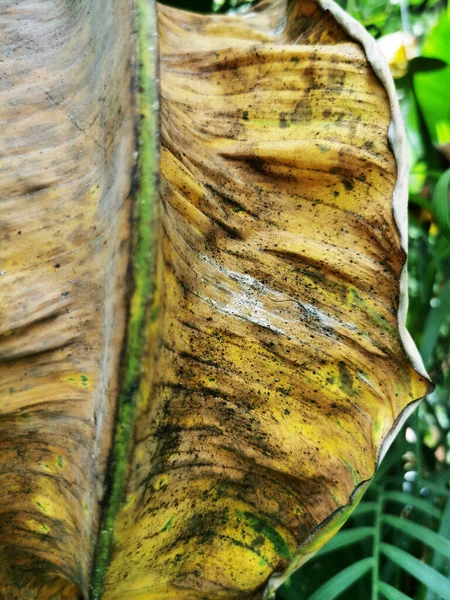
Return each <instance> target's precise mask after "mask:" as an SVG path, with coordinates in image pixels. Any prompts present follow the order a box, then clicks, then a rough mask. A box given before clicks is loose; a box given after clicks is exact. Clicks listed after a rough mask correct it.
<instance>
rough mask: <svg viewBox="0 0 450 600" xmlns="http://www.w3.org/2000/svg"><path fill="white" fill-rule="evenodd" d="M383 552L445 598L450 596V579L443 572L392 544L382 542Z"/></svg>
mask: <svg viewBox="0 0 450 600" xmlns="http://www.w3.org/2000/svg"><path fill="white" fill-rule="evenodd" d="M380 547H381V552H382V553H383V554H384V555H385V556H386V557H387V558H389V559H390V560H392V561H393V562H394V563H396V564H397V565H398V566H399V567H401V568H402V569H404V570H405V571H407V572H408V573H410V574H411V575H412V576H413V577H415V578H416V579H418V580H419V581H421V582H422V583H424V584H425V585H426V586H428V587H429V588H431V589H432V590H434V591H435V592H436V593H438V594H440V595H441V596H442V597H443V598H450V581H449V580H448V579H447V578H446V577H444V575H442V574H441V573H439V572H438V571H436V570H435V569H433V568H432V567H430V566H429V565H427V564H425V563H423V562H422V561H420V560H419V559H418V558H416V557H415V556H411V555H410V554H408V553H407V552H405V551H404V550H400V548H396V547H395V546H392V545H391V544H381V546H380Z"/></svg>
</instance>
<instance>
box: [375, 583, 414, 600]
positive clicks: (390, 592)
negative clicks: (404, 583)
mask: <svg viewBox="0 0 450 600" xmlns="http://www.w3.org/2000/svg"><path fill="white" fill-rule="evenodd" d="M378 590H379V591H380V592H381V593H382V594H383V596H384V597H385V598H387V600H412V599H411V598H410V597H409V596H407V595H406V594H404V593H403V592H400V591H399V590H396V589H395V588H394V587H392V585H389V584H388V583H385V582H384V581H379V582H378Z"/></svg>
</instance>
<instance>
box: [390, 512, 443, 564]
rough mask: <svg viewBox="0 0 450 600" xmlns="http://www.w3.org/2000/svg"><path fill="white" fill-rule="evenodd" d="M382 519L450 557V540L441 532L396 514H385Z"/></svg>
mask: <svg viewBox="0 0 450 600" xmlns="http://www.w3.org/2000/svg"><path fill="white" fill-rule="evenodd" d="M382 521H383V523H387V524H388V525H391V526H392V527H395V528H397V529H400V530H401V531H403V532H404V533H407V534H408V535H410V536H411V537H414V538H417V539H418V540H421V541H422V542H423V543H424V544H426V545H427V546H430V547H431V548H433V549H434V550H436V551H437V552H440V553H441V554H444V555H445V556H447V557H449V558H450V542H449V541H448V540H446V539H445V538H444V537H443V536H441V535H439V533H436V532H435V531H432V530H431V529H428V527H424V526H423V525H419V524H418V523H414V522H413V521H409V520H407V519H401V518H400V517H395V516H394V515H383V517H382Z"/></svg>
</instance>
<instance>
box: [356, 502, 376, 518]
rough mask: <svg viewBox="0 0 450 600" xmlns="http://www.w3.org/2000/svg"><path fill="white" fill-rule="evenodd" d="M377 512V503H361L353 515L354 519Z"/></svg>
mask: <svg viewBox="0 0 450 600" xmlns="http://www.w3.org/2000/svg"><path fill="white" fill-rule="evenodd" d="M374 510H375V502H360V503H359V504H358V506H357V507H356V508H355V510H354V511H353V513H352V517H360V516H361V515H365V514H367V513H369V512H373V511H374Z"/></svg>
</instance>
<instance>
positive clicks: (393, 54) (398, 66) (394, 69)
mask: <svg viewBox="0 0 450 600" xmlns="http://www.w3.org/2000/svg"><path fill="white" fill-rule="evenodd" d="M378 45H379V47H380V50H381V51H382V53H383V54H384V57H385V58H386V60H387V62H388V65H389V68H390V69H391V73H392V76H393V77H394V78H400V77H403V76H404V75H406V71H407V70H408V61H410V60H411V59H412V58H414V57H415V56H417V54H418V45H417V39H416V37H415V36H414V35H413V34H412V33H409V32H408V31H396V32H395V33H389V34H388V35H384V36H383V37H381V38H380V39H379V40H378Z"/></svg>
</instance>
